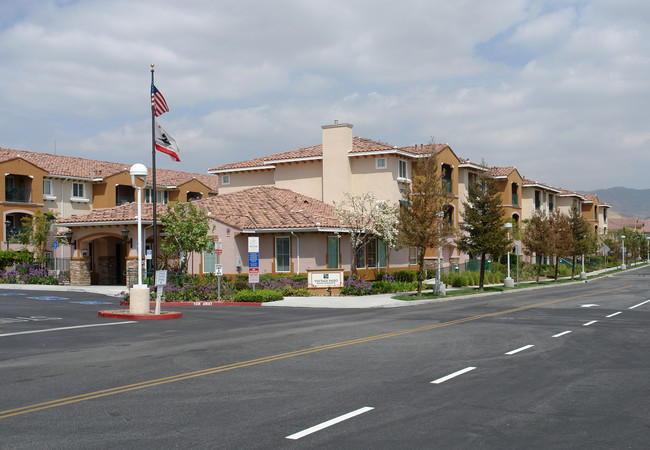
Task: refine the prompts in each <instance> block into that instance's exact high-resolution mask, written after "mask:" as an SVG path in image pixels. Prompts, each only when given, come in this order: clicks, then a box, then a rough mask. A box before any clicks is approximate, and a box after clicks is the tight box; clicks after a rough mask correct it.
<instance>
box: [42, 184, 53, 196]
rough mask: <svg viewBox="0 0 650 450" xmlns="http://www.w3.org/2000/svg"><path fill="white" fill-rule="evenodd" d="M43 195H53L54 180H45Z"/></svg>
mask: <svg viewBox="0 0 650 450" xmlns="http://www.w3.org/2000/svg"><path fill="white" fill-rule="evenodd" d="M43 195H52V180H43Z"/></svg>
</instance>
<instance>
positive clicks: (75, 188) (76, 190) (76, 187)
mask: <svg viewBox="0 0 650 450" xmlns="http://www.w3.org/2000/svg"><path fill="white" fill-rule="evenodd" d="M72 196H73V197H77V198H86V196H85V195H84V184H83V183H74V182H73V183H72Z"/></svg>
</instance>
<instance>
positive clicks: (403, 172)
mask: <svg viewBox="0 0 650 450" xmlns="http://www.w3.org/2000/svg"><path fill="white" fill-rule="evenodd" d="M408 177H409V171H408V165H407V163H406V161H405V160H403V159H400V160H398V161H397V178H398V179H403V180H408Z"/></svg>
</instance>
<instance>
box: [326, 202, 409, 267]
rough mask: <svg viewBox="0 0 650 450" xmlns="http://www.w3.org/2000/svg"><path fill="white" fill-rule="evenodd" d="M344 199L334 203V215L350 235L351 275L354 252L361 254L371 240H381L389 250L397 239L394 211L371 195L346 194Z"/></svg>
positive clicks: (354, 265) (355, 263)
mask: <svg viewBox="0 0 650 450" xmlns="http://www.w3.org/2000/svg"><path fill="white" fill-rule="evenodd" d="M344 195H345V199H344V200H343V201H342V202H340V203H337V204H335V206H336V211H335V214H336V215H337V216H338V218H339V220H340V221H341V225H342V226H343V227H344V228H347V230H348V232H349V233H350V246H351V247H352V261H351V262H350V267H351V269H352V273H353V274H356V273H357V258H356V255H357V252H360V251H362V250H363V249H364V248H365V246H366V244H367V243H368V240H369V239H370V238H373V237H376V238H378V239H380V240H382V241H383V242H384V243H385V244H386V246H387V247H388V248H389V249H390V247H391V246H393V245H395V242H396V240H397V221H398V217H397V211H396V208H394V207H391V206H389V205H387V204H386V203H385V202H379V201H377V199H376V198H375V194H373V193H372V192H366V193H365V194H360V195H354V194H351V193H349V192H346V193H345V194H344Z"/></svg>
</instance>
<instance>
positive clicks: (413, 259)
mask: <svg viewBox="0 0 650 450" xmlns="http://www.w3.org/2000/svg"><path fill="white" fill-rule="evenodd" d="M417 263H418V248H417V247H409V264H410V265H412V266H414V265H416V264H417Z"/></svg>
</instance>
